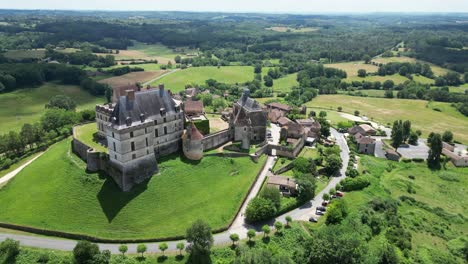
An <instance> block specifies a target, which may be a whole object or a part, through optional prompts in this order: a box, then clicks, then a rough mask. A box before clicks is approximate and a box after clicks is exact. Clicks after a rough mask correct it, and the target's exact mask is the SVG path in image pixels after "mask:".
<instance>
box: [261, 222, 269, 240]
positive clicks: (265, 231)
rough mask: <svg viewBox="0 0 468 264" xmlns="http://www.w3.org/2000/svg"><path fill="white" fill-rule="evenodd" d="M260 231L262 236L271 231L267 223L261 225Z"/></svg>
mask: <svg viewBox="0 0 468 264" xmlns="http://www.w3.org/2000/svg"><path fill="white" fill-rule="evenodd" d="M262 232H263V237H267V236H268V235H269V234H270V232H271V230H270V227H269V226H268V225H264V226H262Z"/></svg>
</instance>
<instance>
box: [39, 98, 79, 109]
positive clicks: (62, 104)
mask: <svg viewBox="0 0 468 264" xmlns="http://www.w3.org/2000/svg"><path fill="white" fill-rule="evenodd" d="M45 107H46V108H61V109H65V110H67V111H69V110H73V111H74V110H75V108H76V103H75V101H73V100H72V99H71V98H70V97H68V96H66V95H61V94H59V95H56V96H54V97H52V98H51V99H50V100H49V102H48V103H47V104H46V106H45Z"/></svg>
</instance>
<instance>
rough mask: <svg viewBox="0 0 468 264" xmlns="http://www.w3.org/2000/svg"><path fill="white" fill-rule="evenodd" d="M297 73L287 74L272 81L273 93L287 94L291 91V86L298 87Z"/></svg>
mask: <svg viewBox="0 0 468 264" xmlns="http://www.w3.org/2000/svg"><path fill="white" fill-rule="evenodd" d="M298 85H299V83H298V82H297V73H293V74H288V75H286V76H284V77H281V78H279V79H276V80H273V87H272V88H273V92H275V93H287V92H289V91H291V88H292V87H293V86H298Z"/></svg>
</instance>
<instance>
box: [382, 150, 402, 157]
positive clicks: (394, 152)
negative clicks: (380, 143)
mask: <svg viewBox="0 0 468 264" xmlns="http://www.w3.org/2000/svg"><path fill="white" fill-rule="evenodd" d="M385 152H386V153H387V155H396V156H400V154H398V152H396V151H395V150H393V149H387V150H385Z"/></svg>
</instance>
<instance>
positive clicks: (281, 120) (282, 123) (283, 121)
mask: <svg viewBox="0 0 468 264" xmlns="http://www.w3.org/2000/svg"><path fill="white" fill-rule="evenodd" d="M291 123H294V122H293V121H292V120H291V119H289V118H287V117H284V116H283V117H280V118H279V119H278V125H279V126H280V127H284V126H286V125H288V124H291Z"/></svg>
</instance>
